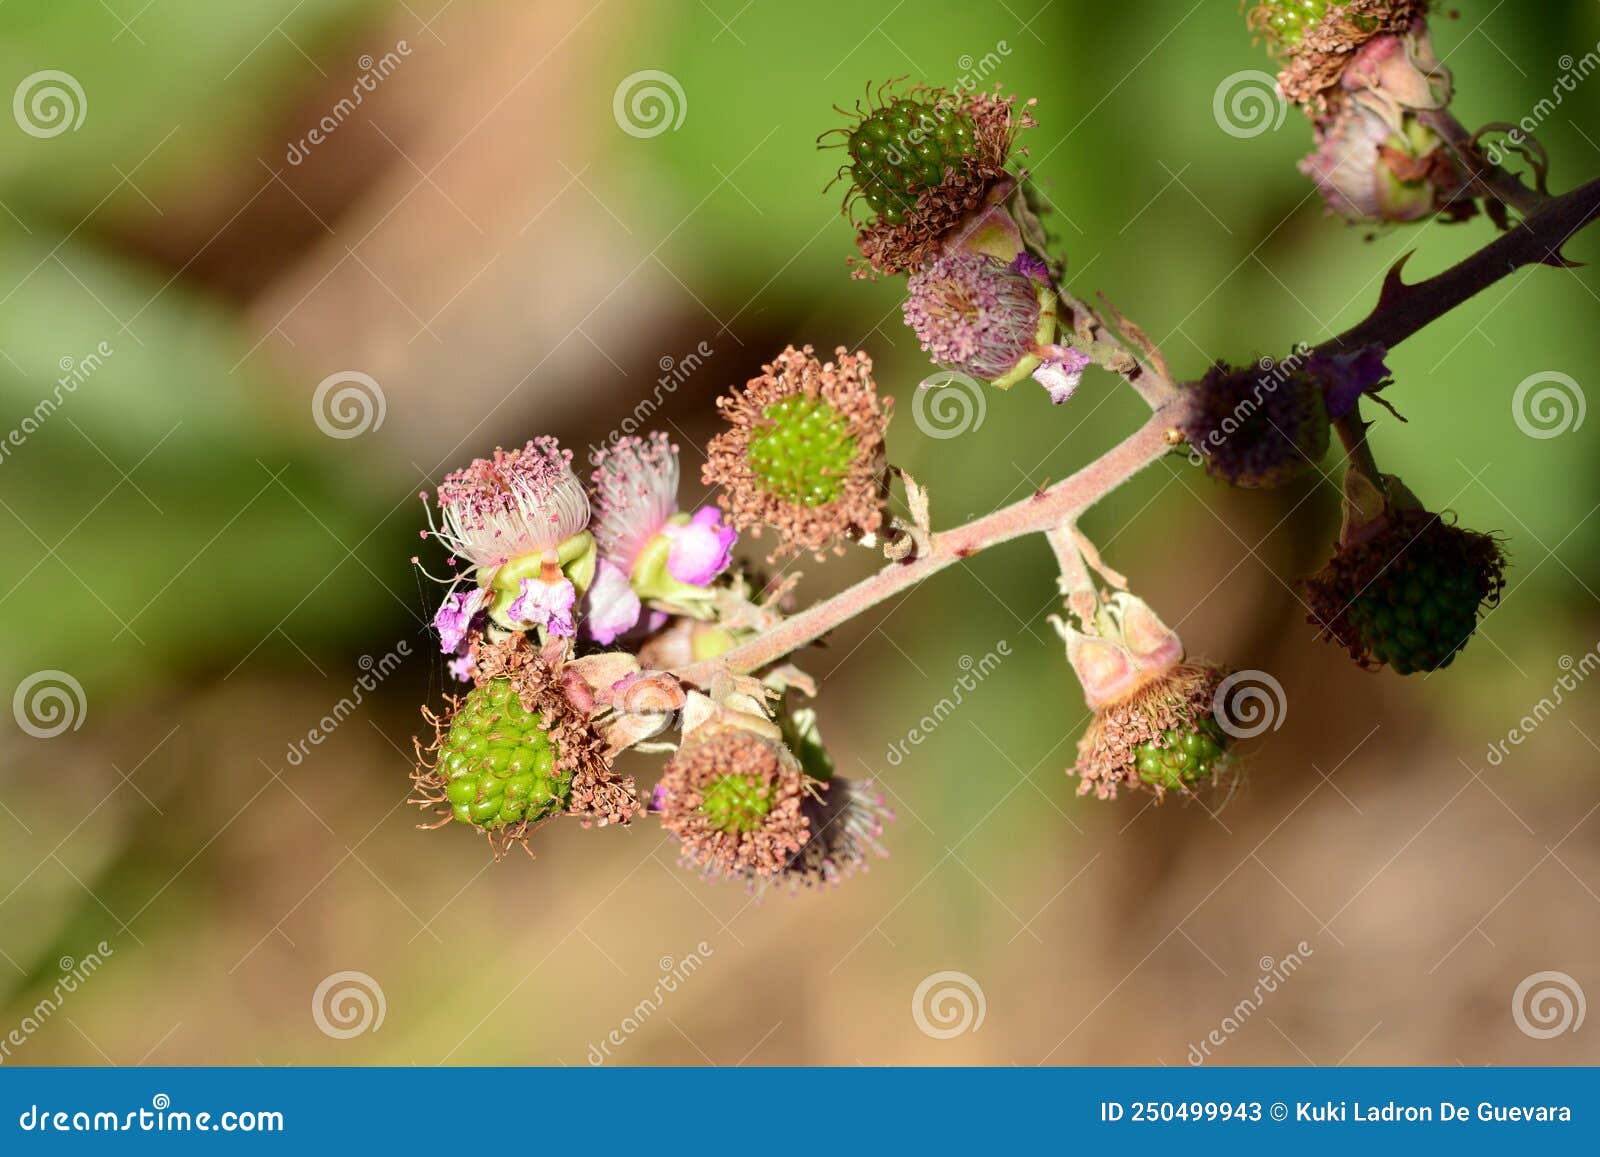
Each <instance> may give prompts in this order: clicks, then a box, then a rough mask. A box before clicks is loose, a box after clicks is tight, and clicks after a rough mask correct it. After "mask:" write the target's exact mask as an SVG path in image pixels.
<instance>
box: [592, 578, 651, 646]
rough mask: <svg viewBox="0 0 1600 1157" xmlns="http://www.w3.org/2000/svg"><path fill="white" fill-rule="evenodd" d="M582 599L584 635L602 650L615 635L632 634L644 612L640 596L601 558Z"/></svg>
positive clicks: (614, 640)
mask: <svg viewBox="0 0 1600 1157" xmlns="http://www.w3.org/2000/svg"><path fill="white" fill-rule="evenodd" d="M584 598H585V599H586V600H587V603H586V609H585V613H584V619H583V630H584V634H586V635H587V636H588V637H590V638H591V639H593V640H594V641H595V642H597V643H599V644H600V645H601V646H607V645H609V644H611V643H614V642H616V639H617V636H618V635H621V634H623V633H624V632H627V631H631V630H632V629H633V627H634V625H635V624H637V623H638V621H639V612H640V611H641V610H642V609H643V608H642V606H641V605H640V603H639V596H638V595H636V594H635V593H634V591H633V587H632V586H631V585H629V583H628V576H627V574H626V573H625V572H624V571H623V570H622V569H621V568H620V567H618V566H617V565H616V564H615V563H613V562H611V561H610V560H609V559H604V558H602V559H601V560H600V562H599V565H598V566H596V568H595V572H594V581H593V582H592V583H590V584H589V590H588V592H587V593H586V594H585V596H584Z"/></svg>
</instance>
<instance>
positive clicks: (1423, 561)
mask: <svg viewBox="0 0 1600 1157" xmlns="http://www.w3.org/2000/svg"><path fill="white" fill-rule="evenodd" d="M1505 565H1506V559H1505V552H1504V550H1503V549H1502V548H1501V546H1500V544H1499V542H1497V541H1496V540H1495V539H1494V538H1493V537H1491V536H1490V535H1487V534H1479V533H1477V532H1475V531H1471V530H1463V529H1462V528H1461V527H1459V526H1456V525H1454V524H1453V523H1450V522H1447V521H1445V520H1444V519H1443V518H1441V517H1440V516H1439V515H1437V514H1432V513H1429V512H1428V511H1426V510H1396V509H1390V510H1387V511H1385V513H1384V514H1383V515H1381V516H1380V518H1379V519H1378V520H1377V522H1376V523H1373V524H1369V525H1368V526H1366V527H1364V528H1362V529H1361V530H1359V531H1358V532H1357V533H1356V534H1355V535H1354V536H1353V538H1352V540H1351V541H1348V542H1345V543H1341V544H1340V546H1339V547H1338V549H1337V551H1336V552H1335V554H1334V556H1333V558H1332V559H1330V560H1329V561H1328V564H1327V565H1326V566H1325V567H1323V569H1322V570H1321V571H1320V572H1319V573H1318V574H1317V575H1315V576H1314V577H1312V578H1310V579H1308V580H1307V581H1306V584H1305V585H1306V594H1307V596H1308V599H1309V602H1310V606H1311V612H1310V614H1308V615H1307V621H1308V622H1310V623H1311V624H1312V625H1313V626H1316V627H1320V628H1321V631H1322V637H1323V638H1326V639H1330V640H1336V641H1337V642H1339V643H1340V644H1341V645H1343V646H1344V647H1345V648H1347V649H1348V650H1349V652H1350V655H1351V657H1352V658H1353V659H1355V660H1356V662H1358V663H1360V664H1361V665H1362V666H1363V667H1374V668H1375V667H1381V666H1385V665H1387V666H1389V667H1391V668H1392V669H1393V670H1394V671H1395V672H1396V673H1398V674H1401V675H1410V674H1414V673H1416V672H1418V671H1438V670H1441V669H1442V668H1445V667H1448V666H1449V665H1450V664H1451V663H1452V662H1454V660H1455V657H1456V656H1457V655H1458V654H1460V653H1461V651H1462V649H1463V648H1464V647H1466V645H1467V642H1468V641H1469V640H1470V639H1471V638H1472V636H1473V634H1474V633H1475V632H1476V631H1477V629H1478V616H1479V614H1480V613H1481V612H1482V611H1483V609H1484V608H1486V607H1493V606H1494V605H1496V604H1497V603H1498V602H1499V601H1500V594H1501V592H1502V591H1503V590H1504V589H1505Z"/></svg>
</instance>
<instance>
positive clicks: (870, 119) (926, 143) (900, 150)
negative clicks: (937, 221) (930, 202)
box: [848, 99, 977, 224]
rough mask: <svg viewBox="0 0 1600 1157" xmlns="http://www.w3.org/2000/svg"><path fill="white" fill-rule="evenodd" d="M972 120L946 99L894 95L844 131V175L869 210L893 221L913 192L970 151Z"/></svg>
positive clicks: (901, 215)
mask: <svg viewBox="0 0 1600 1157" xmlns="http://www.w3.org/2000/svg"><path fill="white" fill-rule="evenodd" d="M976 143H977V137H976V133H975V131H974V129H973V124H972V120H971V118H970V117H968V116H967V114H966V113H965V112H962V111H961V110H960V109H958V108H954V107H952V106H950V105H946V104H930V103H924V102H922V101H916V100H906V99H895V100H891V101H890V102H889V103H888V104H886V105H884V107H882V108H880V109H877V110H875V111H873V112H871V113H869V114H868V115H867V116H865V117H864V118H862V121H861V123H860V124H858V125H856V127H855V128H854V129H853V130H852V131H851V133H850V140H849V145H848V148H849V152H850V162H851V164H850V175H851V177H852V179H853V180H854V181H855V186H856V188H857V189H859V190H861V195H862V197H863V198H864V199H865V200H866V202H867V204H868V205H870V206H871V207H872V209H873V211H874V212H875V213H877V214H878V216H879V217H881V218H882V219H884V220H886V221H890V222H894V223H897V224H898V223H899V222H900V221H901V220H902V219H903V218H904V216H905V211H906V209H908V208H910V206H911V205H912V204H913V203H915V201H916V199H917V192H918V190H920V189H925V188H928V187H931V186H934V185H937V184H939V182H941V181H942V180H944V171H945V169H946V168H947V167H948V166H951V165H954V164H956V163H958V162H959V161H961V160H962V159H963V158H965V157H968V156H970V155H971V154H972V151H973V149H974V147H975V146H976Z"/></svg>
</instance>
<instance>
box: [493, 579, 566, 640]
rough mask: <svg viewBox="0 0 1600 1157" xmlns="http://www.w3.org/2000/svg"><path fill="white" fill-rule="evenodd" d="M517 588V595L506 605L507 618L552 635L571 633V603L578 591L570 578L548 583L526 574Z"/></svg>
mask: <svg viewBox="0 0 1600 1157" xmlns="http://www.w3.org/2000/svg"><path fill="white" fill-rule="evenodd" d="M517 590H518V594H517V597H516V598H515V599H513V600H512V602H511V605H510V606H509V607H507V608H506V614H507V615H508V616H509V617H510V618H512V619H515V620H516V621H518V622H522V623H532V624H534V625H535V626H540V627H543V628H544V629H545V630H547V631H549V632H550V633H551V634H552V635H562V636H568V637H570V636H571V635H572V634H573V631H574V629H575V628H574V626H573V622H572V604H573V603H574V602H576V601H577V598H578V592H577V591H576V590H575V589H574V588H573V586H572V582H571V580H569V579H559V580H558V581H556V582H553V583H547V582H545V581H544V580H543V579H539V578H525V579H523V580H522V581H521V582H520V583H519V584H518V587H517Z"/></svg>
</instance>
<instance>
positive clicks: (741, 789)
mask: <svg viewBox="0 0 1600 1157" xmlns="http://www.w3.org/2000/svg"><path fill="white" fill-rule="evenodd" d="M701 794H702V797H703V798H702V799H701V802H700V814H701V815H703V816H705V817H706V822H707V823H708V824H710V825H711V826H712V827H713V828H715V829H716V830H718V831H721V832H753V831H758V830H759V829H760V828H761V826H762V824H764V823H765V822H766V819H767V813H768V812H769V811H771V810H772V793H771V791H770V789H768V787H767V786H766V784H765V783H764V782H763V781H762V780H761V778H760V777H759V776H755V775H739V774H731V775H724V776H721V777H720V778H718V779H715V780H713V781H712V782H711V783H709V784H707V785H706V786H705V788H704V790H703V791H702V793H701Z"/></svg>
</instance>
